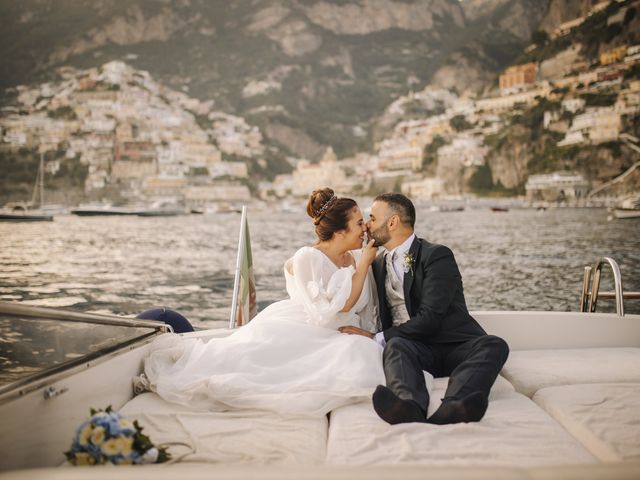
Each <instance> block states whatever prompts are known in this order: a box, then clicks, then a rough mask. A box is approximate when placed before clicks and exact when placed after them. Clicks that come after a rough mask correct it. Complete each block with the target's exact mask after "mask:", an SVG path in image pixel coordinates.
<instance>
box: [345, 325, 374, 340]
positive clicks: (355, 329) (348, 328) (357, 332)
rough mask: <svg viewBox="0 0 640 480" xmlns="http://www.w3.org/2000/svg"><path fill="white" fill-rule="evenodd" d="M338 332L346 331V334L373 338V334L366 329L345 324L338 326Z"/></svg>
mask: <svg viewBox="0 0 640 480" xmlns="http://www.w3.org/2000/svg"><path fill="white" fill-rule="evenodd" d="M338 331H339V332H340V333H346V334H347V335H362V336H363V337H367V338H373V337H375V335H374V334H373V333H371V332H369V331H367V330H363V329H362V328H358V327H352V326H350V325H345V326H344V327H340V328H338Z"/></svg>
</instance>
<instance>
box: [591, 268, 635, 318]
mask: <svg viewBox="0 0 640 480" xmlns="http://www.w3.org/2000/svg"><path fill="white" fill-rule="evenodd" d="M605 264H608V265H609V266H610V267H611V271H612V272H613V282H614V291H613V292H600V291H599V290H600V276H601V274H602V267H603V266H604V265H605ZM589 284H591V286H590V285H589ZM599 298H601V299H615V301H616V313H617V314H618V316H619V317H623V316H624V299H625V298H626V299H629V300H631V299H633V300H640V292H624V290H623V288H622V274H621V273H620V267H619V266H618V262H616V261H615V260H614V259H613V258H611V257H602V258H600V260H598V262H597V263H596V265H595V267H594V268H592V267H590V266H586V267H584V278H583V280H582V293H581V295H580V311H581V312H591V313H593V312H595V311H596V307H597V305H598V299H599Z"/></svg>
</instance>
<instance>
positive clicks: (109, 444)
mask: <svg viewBox="0 0 640 480" xmlns="http://www.w3.org/2000/svg"><path fill="white" fill-rule="evenodd" d="M64 454H65V456H66V457H67V460H68V461H69V462H70V463H71V464H73V465H99V464H104V463H113V464H116V465H125V464H128V465H135V464H143V463H162V462H166V461H167V460H169V458H170V455H169V453H168V452H167V449H166V447H156V446H155V445H154V444H153V443H152V442H151V440H150V439H149V437H147V436H146V435H144V434H143V433H142V427H141V426H140V425H139V424H138V422H137V421H134V422H130V421H129V420H127V419H126V418H125V417H123V416H122V415H120V414H119V413H118V412H114V411H113V410H112V409H111V407H110V406H109V407H107V409H106V410H94V409H93V408H92V409H91V418H89V420H86V421H85V422H83V423H82V424H81V425H80V426H79V427H78V430H77V431H76V434H75V436H74V438H73V443H72V444H71V449H70V450H69V451H68V452H64Z"/></svg>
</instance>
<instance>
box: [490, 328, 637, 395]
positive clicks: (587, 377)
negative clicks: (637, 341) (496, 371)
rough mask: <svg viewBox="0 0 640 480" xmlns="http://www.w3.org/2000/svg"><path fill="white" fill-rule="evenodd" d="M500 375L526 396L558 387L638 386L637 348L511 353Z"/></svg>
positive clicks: (522, 351)
mask: <svg viewBox="0 0 640 480" xmlns="http://www.w3.org/2000/svg"><path fill="white" fill-rule="evenodd" d="M552 334H553V333H550V335H552ZM502 375H503V376H504V377H505V378H506V379H507V380H509V382H511V384H512V385H513V386H514V387H515V389H516V391H517V392H520V393H523V394H525V395H526V396H528V397H532V396H533V394H534V393H536V391H538V390H540V389H541V388H546V387H553V386H557V385H575V384H582V383H604V382H616V383H620V382H624V383H629V382H631V383H634V382H638V383H640V348H631V347H629V348H580V349H567V350H521V351H514V352H511V353H510V354H509V359H508V360H507V363H506V364H505V366H504V368H503V369H502Z"/></svg>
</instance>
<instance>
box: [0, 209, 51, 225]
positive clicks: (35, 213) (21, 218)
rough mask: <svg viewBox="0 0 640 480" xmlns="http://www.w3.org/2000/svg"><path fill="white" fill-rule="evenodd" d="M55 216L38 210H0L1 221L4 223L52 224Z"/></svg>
mask: <svg viewBox="0 0 640 480" xmlns="http://www.w3.org/2000/svg"><path fill="white" fill-rule="evenodd" d="M52 220H53V215H50V214H48V213H45V212H44V211H42V210H38V209H27V208H13V209H2V210H0V221H4V222H51V221H52Z"/></svg>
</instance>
